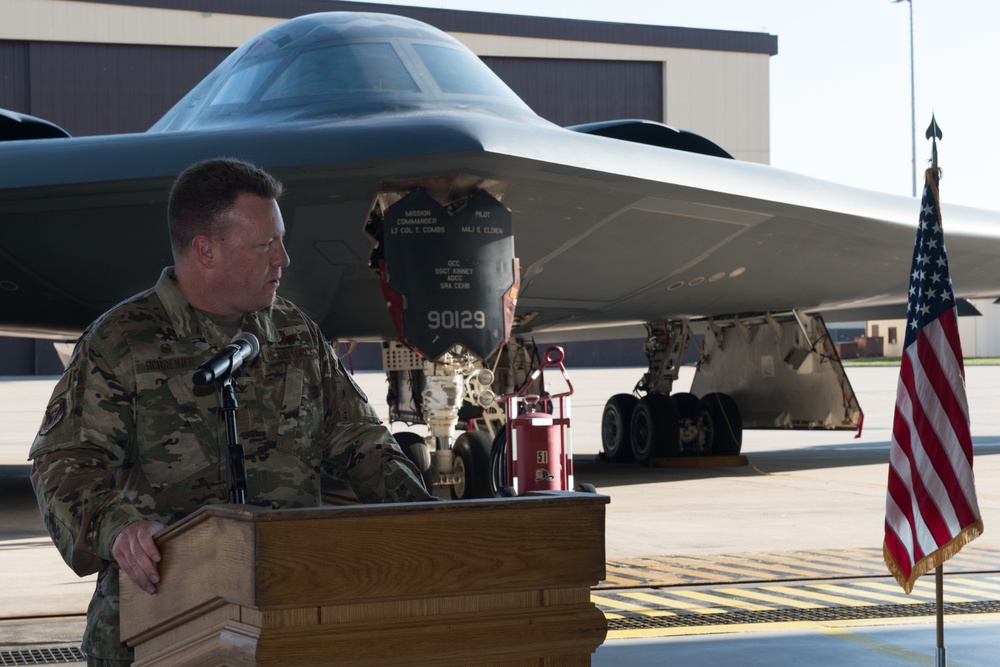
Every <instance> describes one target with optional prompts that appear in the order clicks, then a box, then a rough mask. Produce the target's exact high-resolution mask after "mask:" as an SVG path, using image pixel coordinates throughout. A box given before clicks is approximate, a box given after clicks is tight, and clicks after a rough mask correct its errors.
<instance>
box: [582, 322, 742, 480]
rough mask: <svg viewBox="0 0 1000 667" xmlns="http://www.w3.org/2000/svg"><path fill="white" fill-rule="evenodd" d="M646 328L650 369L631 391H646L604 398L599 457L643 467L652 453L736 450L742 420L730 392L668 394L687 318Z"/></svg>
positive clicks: (683, 343)
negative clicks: (634, 463) (601, 452)
mask: <svg viewBox="0 0 1000 667" xmlns="http://www.w3.org/2000/svg"><path fill="white" fill-rule="evenodd" d="M646 328H647V330H648V331H649V337H648V339H647V341H646V357H647V358H648V359H649V370H648V371H647V372H646V373H645V374H644V375H643V376H642V379H641V380H640V381H639V383H638V385H636V394H638V393H640V392H646V394H645V396H642V398H639V397H638V396H637V395H635V394H616V395H614V396H612V397H611V398H610V399H608V402H607V404H605V406H604V414H603V416H602V419H601V441H602V445H603V448H604V452H603V457H604V458H605V459H607V460H609V461H615V462H624V461H636V462H637V463H638V464H639V465H643V466H645V465H649V464H650V462H651V461H652V460H653V459H656V458H664V457H674V456H733V455H736V454H739V452H740V447H741V445H742V442H743V423H742V420H741V418H740V411H739V409H738V408H737V406H736V402H735V401H734V400H733V398H732V397H731V396H729V395H728V394H723V393H717V392H716V393H711V394H707V395H706V396H704V397H702V398H701V399H700V400H699V398H698V397H697V396H695V395H694V394H690V393H686V392H678V393H676V394H673V395H671V394H670V390H671V388H672V386H673V382H674V380H676V379H677V376H678V370H679V367H680V357H681V355H682V354H683V352H684V350H685V348H686V347H687V343H688V339H689V338H690V329H689V327H688V323H687V321H685V320H678V321H671V322H649V323H647V324H646Z"/></svg>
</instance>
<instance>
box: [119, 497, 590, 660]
mask: <svg viewBox="0 0 1000 667" xmlns="http://www.w3.org/2000/svg"><path fill="white" fill-rule="evenodd" d="M607 502H608V499H607V497H605V496H599V495H591V494H581V493H562V492H545V493H539V494H535V495H530V496H526V497H522V498H503V499H495V500H481V501H456V502H439V503H434V502H430V503H408V504H391V505H358V506H351V507H324V508H315V509H303V510H281V511H274V510H264V509H261V508H255V507H248V506H211V507H204V508H202V509H200V510H198V511H197V512H195V513H194V514H192V515H191V516H190V517H188V518H186V519H185V520H183V521H181V522H178V523H177V524H176V525H174V526H171V527H170V528H169V529H168V530H167V531H164V532H163V533H161V534H160V535H159V536H157V542H158V543H159V545H160V549H161V551H162V554H163V561H162V563H161V566H160V572H161V580H160V584H159V585H158V587H157V593H156V594H155V595H147V594H145V593H144V592H142V591H141V590H139V589H138V588H136V587H135V586H134V585H132V583H131V582H130V581H127V580H126V581H123V582H122V637H123V639H124V640H125V641H127V642H128V643H129V644H130V645H131V646H133V647H135V649H136V667H151V666H154V665H155V666H162V665H199V666H200V665H204V666H215V665H233V666H236V665H240V666H242V665H281V666H282V667H299V666H302V667H305V666H307V665H392V664H398V665H463V666H464V665H473V664H490V665H539V664H545V665H589V664H590V655H591V654H592V653H593V651H595V650H596V649H597V647H598V646H599V645H600V644H601V642H603V641H604V638H605V636H606V634H607V622H606V620H605V618H604V615H603V614H602V613H601V611H600V610H599V609H597V608H596V607H595V606H594V605H593V604H592V603H591V601H590V588H591V586H593V585H595V584H597V583H598V582H599V581H600V580H601V579H603V578H604V575H605V569H604V567H605V552H604V514H605V505H606V504H607Z"/></svg>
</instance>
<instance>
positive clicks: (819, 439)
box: [0, 360, 1000, 667]
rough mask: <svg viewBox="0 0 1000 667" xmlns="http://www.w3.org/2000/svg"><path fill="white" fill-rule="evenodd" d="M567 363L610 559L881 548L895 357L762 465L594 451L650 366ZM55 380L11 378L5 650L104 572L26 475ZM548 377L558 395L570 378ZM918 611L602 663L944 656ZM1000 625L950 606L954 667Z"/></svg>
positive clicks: (0, 645)
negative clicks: (616, 456) (681, 463)
mask: <svg viewBox="0 0 1000 667" xmlns="http://www.w3.org/2000/svg"><path fill="white" fill-rule="evenodd" d="M567 361H569V362H571V361H572V360H567ZM966 370H967V384H968V388H969V389H968V391H969V403H970V412H971V415H972V435H973V440H974V444H975V451H976V459H975V470H976V477H977V489H978V498H979V504H980V508H981V510H982V513H983V518H984V521H985V524H986V530H987V532H986V534H985V535H984V536H983V537H981V538H979V539H978V540H976V541H975V542H973V543H972V544H970V545H969V546H967V547H966V548H965V549H964V550H963V552H962V553H963V555H964V554H967V553H968V554H972V555H975V554H976V553H977V551H984V552H985V551H991V550H996V549H998V548H1000V541H997V540H996V539H994V538H993V533H992V527H993V526H995V525H998V524H997V523H996V522H997V521H998V520H1000V493H998V492H997V491H996V489H997V483H998V481H1000V456H997V454H1000V400H998V397H1000V367H997V366H969V367H968V368H967V369H966ZM569 372H570V378H571V380H572V382H573V385H574V390H575V392H574V395H573V396H572V398H571V406H572V430H571V434H572V441H573V443H574V448H575V457H574V461H575V467H576V477H577V480H576V481H577V482H590V483H592V484H594V485H595V486H596V487H597V489H598V491H599V492H600V493H604V494H606V495H608V496H610V498H611V504H610V505H609V506H608V515H607V554H608V558H609V560H613V559H630V558H640V557H647V556H658V557H664V556H666V557H670V556H678V555H684V556H694V557H698V558H702V559H705V560H711V559H712V558H713V557H717V556H719V555H722V554H732V553H757V552H790V551H795V552H797V551H809V550H848V549H854V548H868V549H872V548H880V546H881V543H882V531H883V518H884V507H885V481H886V474H887V462H888V450H889V441H890V431H891V420H892V413H893V405H894V399H895V387H896V378H897V376H898V368H896V367H850V368H848V377H849V379H850V381H851V383H852V385H853V387H854V390H855V392H856V393H857V395H858V398H859V400H860V403H861V407H862V409H863V410H864V411H865V426H864V430H863V432H862V434H861V437H860V438H856V437H855V433H854V432H851V431H826V430H819V431H747V432H746V433H745V434H744V439H743V443H744V444H743V453H744V454H745V455H746V456H747V457H748V459H749V462H750V464H749V465H747V466H742V467H732V468H723V467H709V468H652V467H650V468H640V467H637V466H635V465H629V464H617V465H616V464H609V463H605V462H599V461H597V460H596V455H597V453H598V452H599V451H600V420H601V413H602V410H603V407H604V403H605V401H606V400H607V398H608V397H609V396H610V395H611V394H614V393H622V392H628V391H630V390H631V388H632V387H633V386H634V384H635V382H636V381H637V380H638V378H639V376H640V375H641V373H642V369H638V368H633V369H596V370H595V369H580V370H573V368H572V365H570V370H569ZM692 376H693V370H692V369H689V368H684V369H682V374H681V379H680V381H679V382H678V386H676V387H675V390H677V391H684V390H685V389H686V388H687V386H689V384H690V381H691V377H692ZM356 377H357V379H358V381H359V384H360V385H361V386H362V388H363V389H364V390H365V391H366V392H367V393H368V395H369V396H370V397H371V398H372V401H373V403H374V404H375V406H376V408H377V409H378V410H379V411H380V414H386V411H385V409H384V395H385V384H384V377H383V376H382V374H381V373H359V374H358V375H357V376H356ZM54 383H55V378H43V379H37V378H31V379H6V380H5V381H2V382H0V652H3V651H4V650H10V649H11V648H12V647H30V646H47V645H56V644H59V645H62V644H73V643H75V642H78V641H79V637H80V634H81V632H82V619H81V616H80V615H81V614H84V613H85V611H86V605H87V601H88V600H89V597H90V594H91V592H92V590H93V577H87V578H84V579H82V580H81V579H79V578H77V577H76V576H75V575H74V574H73V573H72V572H71V571H70V570H69V568H67V567H66V566H65V564H63V562H62V560H61V559H60V558H59V555H58V554H57V553H56V550H55V549H54V547H52V546H51V542H49V540H48V537H47V534H46V532H45V530H44V526H43V525H42V522H41V520H40V518H39V517H38V512H37V509H36V508H35V504H34V499H33V496H32V494H31V490H30V485H29V483H28V480H27V474H28V470H29V468H28V464H27V462H26V460H25V459H26V457H27V452H28V448H29V446H30V443H31V440H32V438H33V436H34V432H35V431H36V430H37V428H38V425H39V424H40V423H41V419H42V413H43V412H44V409H45V404H46V402H47V399H48V394H49V392H50V391H51V388H52V386H53V385H54ZM552 383H553V385H555V386H553V390H556V391H558V390H559V387H558V386H557V385H558V382H557V381H556V380H552ZM393 426H394V428H393V430H396V431H398V430H407V427H406V426H405V425H402V424H398V425H393ZM412 430H417V431H418V432H419V430H420V429H412ZM946 571H947V570H946ZM930 579H931V580H932V578H930ZM914 621H916V622H917V624H916V625H906V626H899V625H895V624H894V625H882V626H873V625H871V623H870V622H867V621H857V622H846V621H838V622H835V623H825V624H824V623H815V622H814V623H804V624H800V625H798V626H796V627H795V628H794V629H782V630H780V631H773V630H771V631H763V632H748V631H747V630H753V629H756V630H766V629H767V628H768V627H769V626H768V625H767V624H760V625H759V626H758V627H756V628H745V627H743V626H740V627H739V628H732V629H729V630H716V629H713V630H711V632H724V633H726V634H709V635H701V634H696V632H698V631H697V630H696V629H694V628H692V630H691V632H690V633H689V634H687V635H686V636H685V635H684V634H683V633H682V634H681V636H671V637H660V638H656V637H655V636H654V637H652V638H641V639H609V640H608V641H607V642H605V644H604V645H603V646H602V647H601V648H600V649H599V650H598V652H597V654H596V655H595V658H594V664H595V665H626V664H628V665H653V664H656V665H661V664H670V665H703V666H706V667H711V666H713V665H720V666H721V665H726V667H730V666H731V665H733V664H738V665H757V664H761V665H764V664H767V665H784V664H787V665H792V664H795V665H800V664H809V665H817V666H819V665H834V664H836V665H845V664H849V665H869V664H870V665H897V664H899V665H903V664H906V665H910V664H928V665H932V664H934V663H933V656H934V646H933V641H934V629H933V626H927V625H926V623H927V619H912V620H911V621H910V623H912V622H914ZM925 626H926V627H925ZM998 627H1000V626H998V621H997V620H996V619H995V618H993V615H992V614H983V615H980V614H973V615H971V616H964V617H962V618H961V619H958V620H954V621H953V620H952V619H951V618H949V621H948V629H947V631H946V645H947V646H948V647H949V649H948V650H949V654H948V655H949V664H950V665H987V664H994V663H993V662H990V660H991V659H993V658H994V657H995V656H996V655H1000V633H998V632H997V629H998ZM654 634H655V633H654ZM673 634H675V635H676V634H677V632H675V633H673ZM950 638H953V639H950ZM977 651H978V652H977ZM758 656H759V657H758ZM928 656H930V657H928ZM984 658H985V659H986V661H984ZM755 660H757V662H755ZM927 660H930V662H928V661H927ZM824 661H825V662H824ZM0 664H3V663H2V662H0ZM15 664H16V663H15ZM22 664H24V663H22ZM27 664H31V663H27ZM64 664H66V663H65V662H64Z"/></svg>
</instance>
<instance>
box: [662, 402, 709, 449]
mask: <svg viewBox="0 0 1000 667" xmlns="http://www.w3.org/2000/svg"><path fill="white" fill-rule="evenodd" d="M670 400H671V401H673V403H674V407H675V408H677V432H678V436H679V437H680V441H681V445H680V446H681V454H695V455H697V454H701V453H702V452H701V441H702V438H701V437H699V436H700V434H701V432H700V431H699V429H698V403H699V401H698V397H697V396H695V395H694V394H690V393H688V392H678V393H676V394H671V395H670Z"/></svg>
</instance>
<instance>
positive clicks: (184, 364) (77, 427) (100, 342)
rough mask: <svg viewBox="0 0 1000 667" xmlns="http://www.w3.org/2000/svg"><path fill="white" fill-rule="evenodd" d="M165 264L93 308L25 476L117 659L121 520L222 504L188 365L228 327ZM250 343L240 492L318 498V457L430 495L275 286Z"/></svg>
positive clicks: (366, 491) (93, 622) (206, 394)
mask: <svg viewBox="0 0 1000 667" xmlns="http://www.w3.org/2000/svg"><path fill="white" fill-rule="evenodd" d="M170 275H171V273H170V269H169V268H168V269H164V272H163V274H162V275H161V276H160V280H159V282H158V283H157V284H156V286H155V287H154V288H153V289H151V290H148V291H146V292H144V293H142V294H139V295H137V296H135V297H133V298H131V299H129V300H127V301H125V302H123V303H122V304H119V305H118V306H116V307H115V308H113V309H112V310H110V311H109V312H108V313H106V314H104V315H103V316H101V317H100V318H99V319H98V320H97V321H95V322H94V323H93V324H92V325H91V326H90V327H89V328H88V329H87V331H86V332H84V335H83V337H82V338H81V339H80V341H79V342H78V344H77V346H76V349H75V350H74V352H73V357H72V359H71V360H70V363H69V365H68V367H67V369H66V372H65V374H64V375H63V377H62V378H61V379H60V380H59V382H58V384H57V385H56V387H55V390H54V391H53V394H52V398H51V400H50V402H49V406H48V408H47V410H46V414H45V418H44V421H43V423H42V427H41V429H40V431H39V433H38V436H37V437H36V438H35V441H34V444H33V445H32V447H31V453H30V458H31V459H33V461H34V466H33V469H32V483H33V484H34V487H35V493H36V495H37V496H38V502H39V507H40V508H41V511H42V515H43V517H44V519H45V523H46V526H47V528H48V530H49V533H50V534H51V535H52V539H53V541H54V542H55V544H56V546H57V547H58V549H59V550H60V552H61V554H62V557H63V558H64V559H65V560H66V562H67V563H68V564H69V566H70V567H72V568H73V570H74V571H75V572H76V573H77V574H79V575H80V576H84V575H87V574H91V573H93V572H99V573H100V574H99V575H98V584H97V591H96V592H95V594H94V598H93V600H92V602H91V605H90V610H89V612H88V623H87V631H86V634H85V637H84V651H85V652H86V653H88V655H92V656H96V657H101V658H107V659H119V660H128V659H131V650H130V649H128V648H127V647H124V646H123V645H122V644H121V643H120V641H119V629H118V568H117V566H116V565H115V564H114V563H113V561H114V558H113V557H112V555H111V546H112V544H113V542H114V539H115V537H117V535H118V533H119V532H120V531H121V530H122V528H124V527H125V526H126V525H127V524H129V523H131V522H133V521H137V520H141V519H152V520H157V521H161V522H163V523H165V524H170V523H172V522H175V521H177V520H178V519H180V518H182V517H184V516H186V515H187V514H189V513H191V512H192V511H194V510H195V509H197V508H198V507H200V506H202V505H205V504H210V503H226V502H228V488H229V482H228V473H227V466H226V445H227V435H226V428H225V423H224V421H223V419H222V418H221V416H220V411H219V408H218V404H219V401H218V393H217V391H216V388H215V386H214V385H208V386H201V387H196V386H194V384H193V383H192V375H193V373H194V370H195V368H196V367H197V366H199V365H200V364H201V363H203V362H204V361H206V360H207V359H209V358H210V357H211V356H212V355H213V354H215V352H217V351H218V350H220V349H222V348H223V347H225V346H226V345H228V344H229V342H230V338H231V337H230V336H229V335H227V334H226V333H225V332H223V331H222V329H221V328H219V327H218V326H217V325H216V324H214V323H213V322H212V321H210V320H209V319H208V318H207V317H205V315H203V314H202V313H199V312H198V311H196V310H195V309H193V308H192V307H191V306H190V305H189V304H188V302H187V301H186V299H185V298H184V296H183V295H182V294H181V293H180V291H179V290H178V289H177V288H176V287H175V286H174V283H173V280H172V279H171V278H170ZM242 328H243V330H244V331H248V332H250V333H253V334H254V335H256V336H257V337H258V339H259V340H260V342H261V352H260V355H259V356H258V357H257V358H256V359H254V360H253V361H252V362H250V363H246V364H244V365H243V367H242V368H240V369H239V370H238V372H237V373H236V376H235V381H234V385H235V387H236V397H237V402H238V411H237V429H238V439H239V442H240V444H241V445H242V446H243V448H244V450H245V453H246V456H245V462H246V471H247V492H246V498H247V502H248V503H252V504H255V505H260V506H264V507H272V508H297V507H311V506H316V505H319V504H320V479H319V475H320V470H321V469H322V470H326V471H327V472H329V473H331V474H332V475H334V476H335V477H337V478H340V479H342V480H344V481H346V482H347V483H349V484H350V486H351V487H352V488H353V490H354V491H355V492H356V494H357V495H358V497H359V499H360V500H362V501H363V502H380V501H387V502H392V501H411V500H430V499H431V497H430V496H429V495H428V494H427V492H426V491H425V489H424V486H423V484H422V482H421V481H420V476H419V473H418V472H417V471H416V468H415V467H414V466H412V464H410V462H409V461H408V460H407V459H406V458H405V457H404V456H403V455H402V453H401V452H400V450H399V448H398V446H397V445H396V444H395V442H394V441H393V439H392V436H391V435H390V434H389V432H388V430H387V429H386V428H385V427H384V426H382V425H381V422H380V421H379V420H378V418H377V417H376V415H375V413H374V410H373V409H372V408H371V406H370V405H368V402H367V398H366V397H365V395H364V394H363V393H362V392H361V390H360V389H358V388H357V386H356V385H355V384H354V383H353V380H352V379H351V378H350V376H349V375H348V374H347V373H346V372H345V370H344V367H343V365H342V364H341V363H340V361H339V360H338V359H337V357H336V355H335V353H334V351H333V349H332V348H331V347H330V345H329V343H327V342H326V340H325V339H324V338H323V336H322V334H321V333H320V332H319V329H318V328H317V326H316V324H315V323H313V322H312V321H311V320H310V319H308V318H307V317H306V316H305V315H303V314H302V312H301V311H299V310H298V308H296V307H295V306H294V305H292V304H291V303H289V302H288V301H285V300H283V299H281V298H278V299H277V300H276V301H275V303H274V305H273V306H271V307H270V308H268V309H265V310H263V311H259V312H257V313H252V314H248V315H246V316H244V318H243V325H242Z"/></svg>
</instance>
